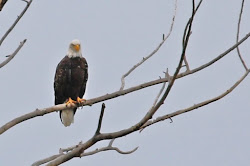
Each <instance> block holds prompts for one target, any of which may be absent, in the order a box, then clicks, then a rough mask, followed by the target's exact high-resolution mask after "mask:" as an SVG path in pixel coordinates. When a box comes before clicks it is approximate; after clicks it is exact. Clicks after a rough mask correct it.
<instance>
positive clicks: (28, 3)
mask: <svg viewBox="0 0 250 166" xmlns="http://www.w3.org/2000/svg"><path fill="white" fill-rule="evenodd" d="M24 2H26V3H27V4H26V7H25V8H24V9H23V11H22V12H21V14H20V15H19V16H17V19H16V20H15V22H14V23H13V24H12V25H11V27H10V28H9V29H8V30H7V32H6V33H5V34H4V35H3V37H2V39H1V40H0V46H1V45H2V43H3V41H4V40H5V38H6V37H7V36H8V35H9V33H10V32H11V31H12V30H13V29H14V27H15V26H16V24H17V23H18V21H19V20H20V19H21V18H22V17H23V15H24V13H25V12H26V11H27V9H28V8H29V6H30V4H31V3H32V0H30V1H24Z"/></svg>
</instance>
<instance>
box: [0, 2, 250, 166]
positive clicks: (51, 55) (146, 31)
mask: <svg viewBox="0 0 250 166" xmlns="http://www.w3.org/2000/svg"><path fill="white" fill-rule="evenodd" d="M240 6H241V2H240V1H239V0H221V1H217V0H210V1H204V2H203V4H202V6H201V8H200V10H199V12H198V14H197V16H196V18H195V21H194V24H193V30H192V35H191V39H190V43H189V47H188V49H187V59H188V61H189V63H190V67H191V68H195V67H198V66H200V65H202V64H204V63H206V62H207V61H209V60H211V59H213V58H214V57H216V56H218V55H219V54H220V53H222V52H223V51H225V50H226V49H227V48H229V47H230V46H232V45H233V44H234V43H235V40H236V38H235V37H236V29H237V21H238V14H239V11H240ZM23 7H25V3H24V2H23V1H8V3H7V4H6V5H5V7H4V8H3V10H2V12H1V13H0V20H1V30H0V33H1V35H3V34H4V33H5V32H6V30H7V29H8V28H9V26H10V25H11V24H12V22H13V21H14V19H16V16H17V15H18V14H19V13H20V12H21V11H22V9H23ZM173 10H174V0H155V1H152V0H137V1H132V0H127V1H117V0H109V1H104V0H101V1H87V0H81V1H79V0H78V1H77V0H70V1H69V0H53V1H50V0H42V1H36V0H34V1H33V3H32V5H31V6H30V8H29V10H28V11H27V13H26V14H25V15H24V17H23V18H22V19H21V21H20V22H19V23H18V25H17V26H16V27H15V29H14V30H13V32H12V33H11V34H10V35H9V36H8V38H7V39H6V40H5V42H4V43H3V45H2V46H1V54H0V61H3V60H4V59H5V55H8V54H10V53H11V52H13V50H14V49H15V48H16V47H17V46H18V44H19V42H20V41H22V40H23V39H25V38H27V43H26V44H25V45H24V47H23V48H22V50H21V51H20V52H19V53H18V54H17V56H16V57H15V58H14V59H13V60H12V61H11V62H10V63H9V64H7V65H6V66H5V67H3V68H1V70H0V78H1V82H0V101H1V116H0V125H3V124H5V123H6V122H8V121H10V120H12V119H13V118H15V117H18V116H20V115H23V114H25V113H29V112H31V111H33V110H35V109H36V108H46V107H50V106H52V105H53V104H54V90H53V81H54V74H55V69H56V66H57V64H58V63H59V61H60V60H61V59H62V58H63V57H64V56H65V55H66V52H67V49H68V45H69V43H70V41H71V40H73V39H75V38H78V39H80V40H81V42H82V48H83V55H84V57H85V58H86V59H87V61H88V64H89V81H88V84H87V92H86V94H85V98H86V99H89V98H93V97H98V96H100V95H104V94H106V93H111V92H114V91H116V90H118V89H119V87H120V78H121V76H122V75H123V74H124V73H125V72H126V71H128V70H129V69H130V68H131V67H132V66H133V65H134V64H136V63H137V62H138V61H140V60H141V59H142V58H143V57H145V56H147V55H148V54H149V53H150V52H151V51H153V50H154V49H155V48H156V46H157V45H158V44H159V43H160V42H161V40H162V34H163V33H165V34H166V33H167V32H168V30H169V27H170V24H171V18H172V15H173ZM190 14H191V1H186V0H179V1H178V9H177V16H176V22H175V25H174V30H173V32H172V34H171V36H170V38H169V40H167V41H166V43H165V45H164V46H163V47H162V49H161V50H160V51H159V52H158V53H157V54H156V55H155V56H154V57H152V58H151V59H150V60H149V61H147V62H146V63H145V64H143V65H142V66H140V67H139V68H138V69H137V70H136V71H135V72H133V73H132V74H131V75H130V76H129V77H128V78H127V79H126V88H128V87H131V86H135V85H138V84H140V83H143V82H146V81H150V80H155V79H157V78H158V77H159V76H162V77H163V76H164V74H163V71H164V70H165V69H166V68H168V69H169V72H170V74H173V72H174V70H175V68H176V66H177V63H178V60H179V57H180V54H181V47H182V35H183V30H184V27H185V24H186V22H187V20H188V18H189V16H190ZM249 15H250V3H249V1H246V2H245V8H244V14H243V18H242V25H241V33H240V36H241V37H243V36H245V34H246V33H248V32H249V30H250V22H249V18H247V17H248V16H249ZM249 43H250V41H249V40H248V41H246V42H245V43H244V44H242V45H241V47H240V48H241V52H242V55H243V57H244V58H245V61H246V63H247V65H248V66H250V57H249V52H250V47H249ZM243 74H244V68H243V67H242V66H241V64H240V61H239V59H238V57H237V53H236V51H233V52H231V53H230V54H229V55H228V56H226V57H225V58H224V59H223V60H222V61H220V62H217V63H215V64H214V65H212V66H211V67H209V68H207V69H205V70H203V71H201V72H198V73H196V74H193V75H190V76H188V77H185V78H182V79H178V80H177V81H176V83H175V85H174V87H173V89H172V91H171V93H170V95H169V97H168V98H167V100H166V102H165V104H164V105H163V106H162V107H161V108H160V110H159V111H158V112H157V114H156V115H155V117H157V116H159V115H164V114H167V113H170V112H174V111H177V110H178V109H182V108H186V107H189V106H192V105H193V104H195V103H198V102H201V101H203V100H206V99H209V98H212V97H215V96H217V95H219V94H221V93H222V92H224V91H226V90H227V89H228V88H229V87H230V86H232V85H233V83H234V82H235V81H237V80H238V79H239V78H240V77H241V76H242V75H243ZM249 85H250V77H248V78H246V79H245V80H244V82H243V83H242V84H241V85H240V86H239V87H238V88H236V90H235V91H233V92H232V93H231V94H229V95H228V96H226V97H225V98H224V99H222V100H220V101H217V102H216V103H213V104H210V105H208V106H206V107H204V108H199V109H197V110H194V111H192V112H190V113H187V114H183V115H180V116H178V117H175V118H173V121H174V122H173V123H169V122H170V121H169V120H166V121H164V122H161V123H158V124H156V125H154V126H151V127H149V128H147V129H146V130H144V131H143V132H142V133H137V132H136V133H133V134H131V135H129V136H126V137H123V138H119V139H117V140H116V141H115V142H114V146H118V147H119V148H120V149H121V150H131V149H133V148H135V147H137V146H139V149H138V150H137V151H136V152H135V153H133V154H130V155H121V154H118V153H116V152H113V151H108V152H103V153H99V154H96V155H93V156H90V157H84V158H81V159H79V158H75V159H72V160H71V161H69V162H67V163H65V164H62V165H64V166H82V165H89V166H94V165H100V164H102V165H120V166H127V165H152V164H157V165H159V166H160V165H168V166H184V165H185V166H201V165H202V166H211V165H225V166H235V165H241V166H243V165H249V163H250V158H249V154H250V143H249V140H250V132H249V125H250V121H249V117H250V111H249V108H250V102H249V99H250V93H249V91H250V86H249ZM160 87H161V85H158V86H155V87H150V88H147V89H143V90H141V91H138V92H135V93H131V94H128V95H126V96H122V97H119V98H115V99H113V100H109V101H106V102H105V103H106V111H105V115H104V120H103V126H102V131H103V132H112V131H117V130H120V129H124V128H127V127H130V126H131V125H133V124H135V123H136V122H137V121H138V120H140V119H141V118H142V117H143V115H144V114H145V113H146V112H147V111H148V109H149V108H150V107H151V106H152V104H153V102H154V99H155V97H156V95H157V93H158V91H159V89H160ZM100 108H101V103H98V104H95V105H93V106H92V107H84V108H83V109H81V110H79V111H77V113H76V115H75V123H74V124H73V125H72V126H70V127H67V128H65V127H64V126H63V125H62V124H61V122H60V119H59V115H58V113H51V114H48V115H46V116H43V117H37V118H34V119H31V120H28V121H26V122H23V123H21V124H19V125H17V126H15V127H13V128H12V129H10V130H9V131H7V132H5V133H4V134H2V135H1V136H0V149H1V150H0V165H1V166H2V165H3V166H6V165H30V164H32V163H33V162H35V161H37V160H40V159H42V158H45V157H48V156H51V155H54V154H57V153H58V152H59V148H66V147H68V146H72V145H75V144H77V143H78V142H80V141H83V142H84V141H86V140H88V139H89V138H90V137H91V136H92V135H93V134H94V132H95V129H96V126H97V121H98V117H99V112H100ZM107 144H108V142H107V141H103V142H101V143H98V144H97V145H95V146H94V147H92V148H91V149H95V148H97V147H103V146H106V145H107Z"/></svg>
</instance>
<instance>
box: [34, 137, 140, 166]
mask: <svg viewBox="0 0 250 166" xmlns="http://www.w3.org/2000/svg"><path fill="white" fill-rule="evenodd" d="M114 140H115V139H112V140H111V141H110V143H109V144H108V146H106V147H102V148H97V149H95V150H93V151H89V152H84V153H82V154H81V155H80V157H85V156H90V155H93V154H96V153H100V152H103V151H109V150H114V151H116V152H118V153H120V154H131V153H133V152H135V151H136V150H137V149H138V148H139V147H136V148H134V149H132V150H130V151H122V150H120V149H119V148H118V147H113V146H112V145H113V142H114ZM78 146H79V145H75V146H73V147H70V148H66V150H67V151H66V152H68V151H71V150H73V149H75V148H77V147H78ZM63 155H65V154H64V153H59V154H57V155H53V156H51V157H48V158H45V159H42V160H39V161H37V162H35V163H33V164H32V165H31V166H39V165H42V164H45V163H48V162H50V161H53V160H55V159H56V158H58V157H60V156H63Z"/></svg>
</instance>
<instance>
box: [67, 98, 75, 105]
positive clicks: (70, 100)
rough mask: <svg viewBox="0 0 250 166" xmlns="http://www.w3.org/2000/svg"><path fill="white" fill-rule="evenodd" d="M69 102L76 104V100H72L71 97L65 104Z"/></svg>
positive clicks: (69, 103)
mask: <svg viewBox="0 0 250 166" xmlns="http://www.w3.org/2000/svg"><path fill="white" fill-rule="evenodd" d="M71 104H76V101H74V100H72V99H71V97H70V98H69V99H68V101H67V102H66V106H68V105H71Z"/></svg>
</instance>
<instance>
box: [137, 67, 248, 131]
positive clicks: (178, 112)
mask: <svg viewBox="0 0 250 166" xmlns="http://www.w3.org/2000/svg"><path fill="white" fill-rule="evenodd" d="M249 72H250V69H248V70H247V71H246V72H245V74H244V75H243V76H242V77H241V78H240V79H239V80H238V81H236V82H235V83H234V85H233V86H232V87H230V88H229V89H228V90H226V91H225V92H223V93H222V94H220V95H219V96H217V97H214V98H212V99H209V100H206V101H203V102H200V103H198V104H195V105H193V106H191V107H188V108H185V109H181V110H178V111H176V112H173V113H170V114H167V115H164V116H160V117H157V118H156V119H154V120H151V121H149V122H148V123H146V124H145V125H143V126H142V128H141V130H142V129H144V128H146V127H148V126H150V125H152V124H155V123H158V122H160V121H164V120H166V119H169V118H172V117H174V116H177V115H180V114H183V113H186V112H189V111H192V110H195V109H197V108H200V107H203V106H205V105H208V104H210V103H213V102H215V101H218V100H220V99H222V98H223V97H225V96H226V95H228V94H229V93H231V92H232V91H233V90H234V89H235V88H236V87H237V86H238V85H239V84H240V83H241V82H242V81H243V80H244V79H245V78H246V77H247V75H248V74H249Z"/></svg>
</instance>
